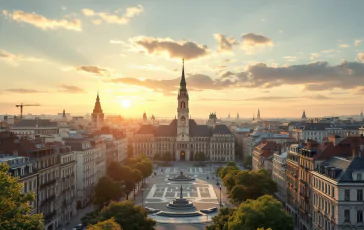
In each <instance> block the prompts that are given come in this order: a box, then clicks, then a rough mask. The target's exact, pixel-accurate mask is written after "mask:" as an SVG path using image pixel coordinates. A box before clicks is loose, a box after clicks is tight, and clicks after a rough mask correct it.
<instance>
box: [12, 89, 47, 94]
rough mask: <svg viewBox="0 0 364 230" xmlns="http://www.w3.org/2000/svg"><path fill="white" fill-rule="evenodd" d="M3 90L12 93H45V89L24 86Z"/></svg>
mask: <svg viewBox="0 0 364 230" xmlns="http://www.w3.org/2000/svg"><path fill="white" fill-rule="evenodd" d="M5 91H7V92H12V93H47V91H40V90H36V89H26V88H16V89H6V90H5Z"/></svg>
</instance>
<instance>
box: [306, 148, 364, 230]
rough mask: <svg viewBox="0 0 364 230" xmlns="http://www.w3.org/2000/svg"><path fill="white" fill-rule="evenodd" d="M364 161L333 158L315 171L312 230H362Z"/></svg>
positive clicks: (359, 156) (359, 155) (356, 155)
mask: <svg viewBox="0 0 364 230" xmlns="http://www.w3.org/2000/svg"><path fill="white" fill-rule="evenodd" d="M363 179H364V158H363V156H362V150H359V151H358V152H355V150H354V156H353V158H351V159H348V158H341V157H332V158H331V159H329V160H327V161H324V162H322V163H320V164H318V167H317V169H316V170H315V171H312V180H313V181H312V182H313V229H315V230H321V229H322V230H326V229H329V230H346V229H363V228H364V222H363V212H364V203H363V190H364V180H363Z"/></svg>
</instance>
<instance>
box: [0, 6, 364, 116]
mask: <svg viewBox="0 0 364 230" xmlns="http://www.w3.org/2000/svg"><path fill="white" fill-rule="evenodd" d="M328 2H329V1H320V2H319V3H317V2H314V1H307V2H302V3H295V4H292V3H289V2H288V1H282V2H281V4H274V5H273V4H270V3H263V2H262V1H260V2H259V1H258V2H249V3H244V4H242V3H240V4H239V2H238V1H230V2H229V4H224V3H222V2H221V3H216V2H214V3H209V5H208V6H207V5H206V3H203V2H200V3H194V4H192V1H184V2H173V3H170V2H165V1H157V2H153V3H151V2H148V1H140V2H137V3H135V2H133V1H123V2H120V1H116V0H109V1H106V2H103V3H102V4H97V3H96V1H78V2H77V3H73V2H72V1H63V2H62V3H59V2H56V1H54V3H52V4H45V3H46V1H44V0H41V1H38V2H37V3H31V4H30V3H24V2H22V1H17V0H16V1H15V0H14V1H2V4H1V5H2V7H1V8H0V10H1V16H0V31H7V32H6V33H4V32H3V33H1V35H0V71H1V72H2V73H3V75H2V76H3V82H2V83H3V84H2V86H1V87H0V96H1V98H2V100H1V102H0V114H15V115H16V114H19V109H18V108H16V107H15V104H19V103H39V104H40V105H41V106H39V107H31V108H30V107H29V108H26V109H25V111H24V114H28V113H32V114H37V113H38V114H40V113H47V114H50V113H54V114H56V113H59V112H61V111H62V110H63V109H66V111H67V112H69V113H71V114H80V113H91V111H92V108H93V104H94V100H95V97H96V94H97V92H98V91H99V92H100V99H101V103H102V106H103V110H104V112H105V113H106V114H121V115H122V116H125V117H140V116H141V115H142V114H143V112H144V111H145V112H146V113H147V114H148V116H151V115H152V114H154V115H155V116H157V117H174V116H175V114H176V107H177V105H176V103H175V99H176V97H177V92H178V85H179V79H180V77H181V70H182V58H185V71H186V82H187V87H188V89H189V96H190V99H191V100H190V101H191V104H190V109H191V115H192V117H198V118H204V117H205V118H207V117H208V114H209V113H210V112H216V113H217V115H218V117H221V118H225V117H227V115H228V113H229V112H230V115H231V117H232V118H234V117H236V113H239V115H240V117H241V118H249V117H252V116H253V114H255V115H256V114H257V110H258V109H260V110H261V112H262V118H274V117H279V118H283V117H296V118H299V117H301V115H302V112H303V110H305V111H306V113H307V116H308V117H316V116H317V117H320V116H330V115H332V114H335V115H353V114H357V115H359V114H360V111H361V110H362V108H363V107H364V104H363V103H362V102H361V100H362V99H363V92H364V87H362V86H361V85H363V83H364V81H363V80H362V79H364V78H363V77H364V63H363V62H364V32H363V31H362V30H361V28H360V25H358V24H357V23H356V22H358V21H361V20H363V19H364V15H362V14H361V13H360V9H362V8H363V7H364V3H361V2H356V3H352V4H350V5H349V4H345V2H339V1H335V2H336V3H335V4H332V7H331V8H330V10H325V8H326V7H327V5H328V4H327V3H328ZM330 2H331V3H332V1H330ZM282 12H284V14H285V15H284V17H282ZM338 15H343V16H344V17H337V16H338ZM345 15H350V16H351V17H345ZM288 19H289V20H288ZM4 79H5V80H4ZM161 107H163V108H166V109H163V110H161V109H160V108H161Z"/></svg>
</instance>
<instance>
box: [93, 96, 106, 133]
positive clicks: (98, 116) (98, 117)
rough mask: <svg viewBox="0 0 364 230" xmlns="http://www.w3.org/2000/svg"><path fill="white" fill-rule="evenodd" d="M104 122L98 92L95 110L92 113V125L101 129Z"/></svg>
mask: <svg viewBox="0 0 364 230" xmlns="http://www.w3.org/2000/svg"><path fill="white" fill-rule="evenodd" d="M103 124H104V113H103V111H102V108H101V103H100V97H99V93H98V92H97V97H96V102H95V107H94V110H93V112H92V114H91V127H92V128H94V129H101V127H102V126H103Z"/></svg>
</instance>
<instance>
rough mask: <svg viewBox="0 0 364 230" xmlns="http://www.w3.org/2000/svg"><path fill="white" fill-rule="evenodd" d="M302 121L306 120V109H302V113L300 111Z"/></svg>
mask: <svg viewBox="0 0 364 230" xmlns="http://www.w3.org/2000/svg"><path fill="white" fill-rule="evenodd" d="M302 121H307V117H306V111H305V110H303V113H302Z"/></svg>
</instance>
